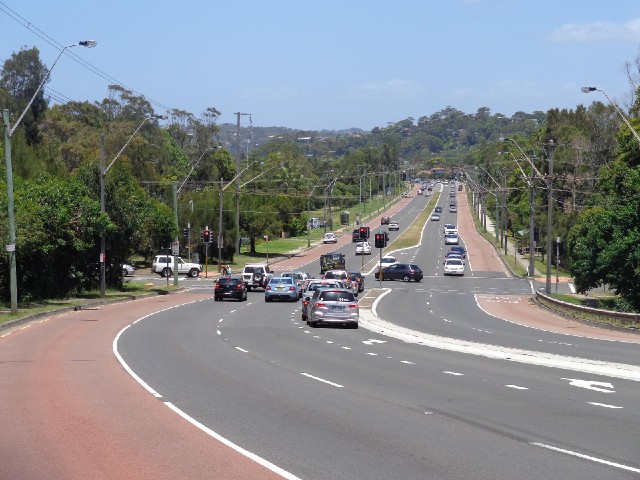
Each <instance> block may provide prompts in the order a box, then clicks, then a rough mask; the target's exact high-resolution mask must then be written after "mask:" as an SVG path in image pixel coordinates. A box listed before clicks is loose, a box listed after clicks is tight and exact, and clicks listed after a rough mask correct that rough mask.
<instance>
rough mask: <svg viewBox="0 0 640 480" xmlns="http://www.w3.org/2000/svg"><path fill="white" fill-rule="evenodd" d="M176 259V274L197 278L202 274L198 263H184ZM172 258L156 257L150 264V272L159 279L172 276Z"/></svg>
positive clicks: (180, 259)
mask: <svg viewBox="0 0 640 480" xmlns="http://www.w3.org/2000/svg"><path fill="white" fill-rule="evenodd" d="M176 258H177V262H176V263H177V264H178V273H179V274H181V275H187V276H189V277H197V276H198V275H200V272H202V265H200V264H198V263H191V262H185V261H184V260H182V258H180V257H176ZM173 266H174V257H173V255H156V256H155V257H154V258H153V263H152V264H151V271H152V272H153V273H157V274H159V275H160V276H161V277H170V276H172V275H173Z"/></svg>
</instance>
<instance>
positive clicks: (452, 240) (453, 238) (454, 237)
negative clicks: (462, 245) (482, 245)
mask: <svg viewBox="0 0 640 480" xmlns="http://www.w3.org/2000/svg"><path fill="white" fill-rule="evenodd" d="M458 241H459V239H458V234H457V233H447V234H446V235H445V236H444V244H445V245H458Z"/></svg>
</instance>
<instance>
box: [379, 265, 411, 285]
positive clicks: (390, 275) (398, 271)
mask: <svg viewBox="0 0 640 480" xmlns="http://www.w3.org/2000/svg"><path fill="white" fill-rule="evenodd" d="M422 277H423V274H422V269H421V268H420V267H419V266H418V265H415V264H413V263H394V264H393V265H389V266H388V267H386V268H383V269H382V280H403V281H405V282H408V281H410V280H413V281H415V282H419V281H420V280H422ZM376 278H380V270H378V272H376Z"/></svg>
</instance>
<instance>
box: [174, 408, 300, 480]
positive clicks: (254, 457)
mask: <svg viewBox="0 0 640 480" xmlns="http://www.w3.org/2000/svg"><path fill="white" fill-rule="evenodd" d="M164 404H165V405H166V406H167V407H169V408H170V409H171V410H173V411H174V412H175V413H177V414H178V415H180V416H181V417H182V418H184V419H185V420H186V421H187V422H189V423H190V424H192V425H193V426H195V427H197V428H199V429H200V430H202V431H203V432H204V433H206V434H207V435H209V436H210V437H212V438H214V439H216V440H218V441H219V442H221V443H223V444H224V445H226V446H228V447H230V448H232V449H233V450H235V451H236V452H238V453H240V454H242V455H244V456H245V457H247V458H249V459H251V460H253V461H254V462H256V463H257V464H259V465H262V466H263V467H265V468H268V469H269V470H271V471H272V472H274V473H277V474H278V475H280V476H282V477H283V478H286V479H287V480H300V477H296V476H295V475H294V474H293V473H290V472H287V471H286V470H283V469H282V468H280V467H278V466H277V465H274V464H273V463H271V462H269V461H268V460H265V459H264V458H262V457H260V456H258V455H256V454H255V453H253V452H250V451H248V450H245V449H244V448H242V447H241V446H239V445H236V444H235V443H233V442H231V441H230V440H227V439H226V438H224V437H223V436H221V435H220V434H218V433H216V432H214V431H213V430H211V429H210V428H208V427H206V426H205V425H203V424H202V423H200V422H198V421H197V420H195V419H193V418H191V417H190V416H189V415H187V414H186V413H184V412H183V411H182V410H180V409H179V408H177V407H176V406H175V405H173V404H172V403H171V402H164Z"/></svg>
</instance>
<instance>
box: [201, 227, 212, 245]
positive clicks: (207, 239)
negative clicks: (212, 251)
mask: <svg viewBox="0 0 640 480" xmlns="http://www.w3.org/2000/svg"><path fill="white" fill-rule="evenodd" d="M202 241H203V242H204V243H211V230H203V232H202Z"/></svg>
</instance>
